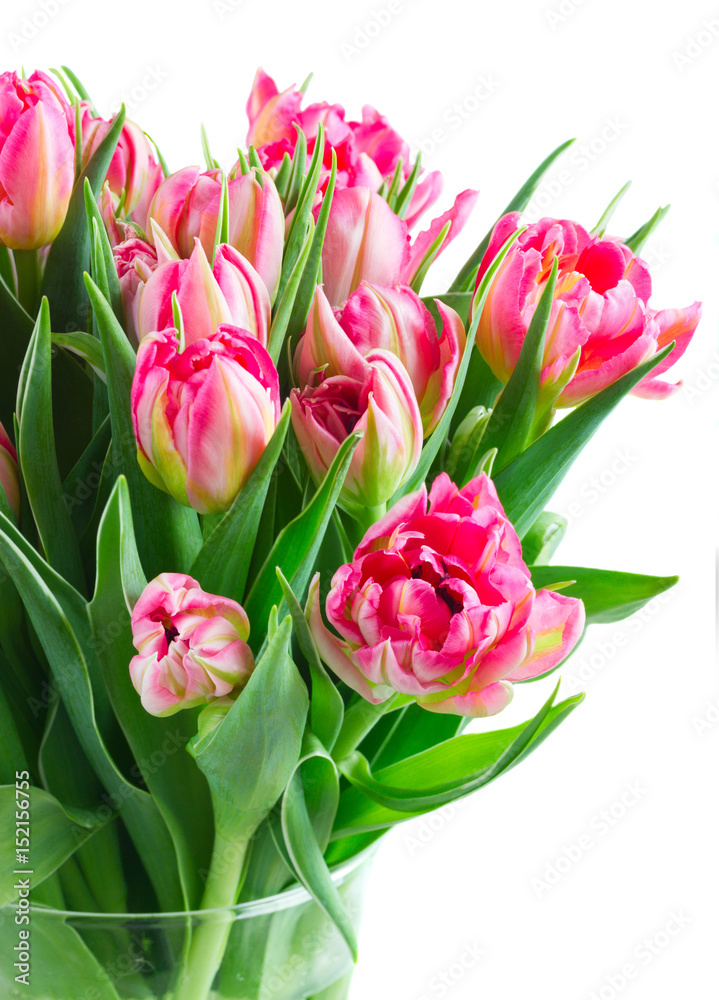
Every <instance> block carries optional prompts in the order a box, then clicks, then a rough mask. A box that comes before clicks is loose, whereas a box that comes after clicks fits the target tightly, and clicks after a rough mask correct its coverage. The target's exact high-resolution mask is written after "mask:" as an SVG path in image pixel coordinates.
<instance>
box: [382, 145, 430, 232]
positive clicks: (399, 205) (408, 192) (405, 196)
mask: <svg viewBox="0 0 719 1000" xmlns="http://www.w3.org/2000/svg"><path fill="white" fill-rule="evenodd" d="M421 170H422V154H421V153H418V154H417V159H416V160H415V161H414V166H413V167H412V171H411V173H410V175H409V177H408V178H407V180H406V181H405V183H404V185H403V186H402V187H401V188H400V190H399V191H398V192H397V195H396V197H395V199H394V204H393V205H391V206H390V207H391V209H392V211H393V212H394V214H395V215H398V216H399V218H400V219H404V217H405V216H406V215H407V210H408V209H409V206H410V203H411V201H412V197H413V195H414V192H415V189H416V187H417V181H418V180H419V175H420V172H421Z"/></svg>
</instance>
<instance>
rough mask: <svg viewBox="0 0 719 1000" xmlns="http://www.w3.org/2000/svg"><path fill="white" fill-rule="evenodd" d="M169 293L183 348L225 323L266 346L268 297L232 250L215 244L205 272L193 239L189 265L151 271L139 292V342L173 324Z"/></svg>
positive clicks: (204, 262) (205, 262)
mask: <svg viewBox="0 0 719 1000" xmlns="http://www.w3.org/2000/svg"><path fill="white" fill-rule="evenodd" d="M136 267H137V264H136ZM140 267H142V265H140ZM173 293H176V295H177V301H178V303H179V306H180V310H181V312H182V318H183V323H184V327H185V343H186V344H192V343H194V342H195V341H196V340H202V339H206V338H207V337H210V336H211V335H212V334H213V333H214V332H215V330H217V328H218V327H219V326H221V325H222V324H223V323H229V324H231V325H232V326H238V327H240V329H242V330H245V331H248V332H249V333H251V334H252V336H253V337H256V338H257V339H258V340H259V341H260V343H261V344H262V345H263V347H264V346H266V345H267V335H268V331H269V327H270V311H271V307H270V296H269V293H268V291H267V288H266V287H265V284H264V282H263V281H262V279H261V278H260V276H259V274H258V273H257V271H255V269H254V268H253V267H252V265H251V264H250V263H248V261H246V260H245V258H244V257H243V256H242V255H241V254H240V253H238V252H237V250H235V249H234V247H231V246H227V245H224V244H223V245H220V246H219V247H218V248H217V252H216V254H215V262H214V264H213V266H212V267H210V264H209V261H208V260H207V257H206V256H205V251H204V249H203V248H202V244H201V243H200V241H199V240H197V241H196V246H195V249H194V251H193V253H192V255H191V256H190V258H189V260H167V261H166V262H165V263H162V264H160V265H159V266H158V267H156V268H155V269H154V270H153V271H152V273H151V274H150V275H149V277H148V278H147V279H146V283H145V285H144V288H143V289H142V290H141V292H140V301H139V310H138V331H139V335H140V336H139V339H142V338H143V337H145V336H147V334H149V333H154V332H155V331H156V330H165V329H166V328H167V327H169V326H172V325H173V322H174V320H173V313H172V295H173Z"/></svg>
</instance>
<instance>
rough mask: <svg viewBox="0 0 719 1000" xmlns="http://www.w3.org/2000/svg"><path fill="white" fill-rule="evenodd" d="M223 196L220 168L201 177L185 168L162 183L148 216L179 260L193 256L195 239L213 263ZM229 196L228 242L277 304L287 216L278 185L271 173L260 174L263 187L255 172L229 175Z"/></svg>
mask: <svg viewBox="0 0 719 1000" xmlns="http://www.w3.org/2000/svg"><path fill="white" fill-rule="evenodd" d="M221 197H222V176H221V173H220V171H219V170H210V171H207V172H206V173H200V170H199V168H198V167H185V168H184V169H183V170H179V171H177V173H174V174H171V175H170V177H168V178H167V180H166V181H164V182H163V183H162V184H161V185H160V187H159V188H158V190H157V192H156V193H155V197H154V198H153V200H152V204H151V205H150V210H149V217H150V218H152V219H154V220H155V222H156V224H157V225H158V226H159V227H160V228H161V229H162V231H163V232H164V233H165V234H166V235H167V237H168V239H169V241H170V243H171V244H172V246H173V247H174V248H175V250H176V251H177V252H178V254H179V255H180V256H181V257H190V256H191V254H192V253H193V251H194V247H195V239H199V240H200V242H201V243H202V246H203V249H204V251H205V254H206V255H207V257H208V258H210V259H211V258H212V256H213V252H214V247H215V236H216V233H217V219H218V215H219V211H220V199H221ZM228 198H229V220H228V221H229V244H230V246H233V247H234V248H235V250H238V251H239V252H240V253H241V254H242V256H243V257H244V258H245V259H246V260H247V261H248V262H249V263H250V264H251V265H252V267H253V268H254V269H255V270H256V271H257V272H258V274H259V275H260V277H261V278H262V280H263V281H264V283H265V285H266V286H267V289H268V291H269V294H270V299H271V301H274V298H275V295H276V294H277V288H278V285H279V281H280V273H281V269H282V253H283V250H284V240H285V217H284V213H283V211H282V203H281V202H280V197H279V195H278V194H277V189H276V187H275V185H274V181H273V180H272V178H271V177H270V176H269V175H268V174H262V175H261V183H260V179H259V177H258V173H257V171H255V170H251V171H250V173H249V174H245V175H243V176H241V177H230V180H229V181H228Z"/></svg>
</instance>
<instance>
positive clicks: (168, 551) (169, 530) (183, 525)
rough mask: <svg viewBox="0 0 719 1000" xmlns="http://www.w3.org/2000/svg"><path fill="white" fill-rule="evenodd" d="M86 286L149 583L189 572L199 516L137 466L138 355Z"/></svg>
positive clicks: (119, 468) (120, 468)
mask: <svg viewBox="0 0 719 1000" xmlns="http://www.w3.org/2000/svg"><path fill="white" fill-rule="evenodd" d="M85 281H86V284H87V290H88V294H89V296H90V301H91V302H92V308H93V310H94V312H95V318H96V320H97V327H98V331H99V334H100V341H101V343H102V351H103V356H104V359H105V372H106V376H107V388H108V396H109V401H110V423H111V426H112V448H113V463H114V466H115V471H116V473H117V474H121V475H124V476H125V477H126V478H127V483H128V487H129V490H130V499H131V501H132V508H133V514H134V518H135V532H136V536H137V544H138V549H139V551H140V558H141V559H142V564H143V567H144V569H145V572H146V573H147V575H148V577H150V578H152V577H154V576H156V575H157V574H158V573H164V572H187V570H188V569H189V567H190V565H191V564H192V562H193V560H194V558H195V556H196V555H197V553H198V551H199V550H200V548H201V546H202V532H201V531H200V525H199V521H198V519H197V514H196V513H195V512H194V511H193V510H191V509H190V508H189V507H183V506H182V505H181V504H179V503H178V502H177V501H176V500H175V499H174V498H173V497H171V496H169V495H168V494H167V493H163V492H161V491H160V490H158V489H157V488H156V487H155V486H153V485H152V484H151V483H150V482H149V481H148V480H147V479H146V478H145V475H144V474H143V472H142V470H141V469H140V466H139V465H138V462H137V444H136V442H135V432H134V430H133V426H132V413H131V407H130V393H131V389H132V380H133V375H134V372H135V360H136V359H135V353H134V351H133V350H132V347H131V346H130V343H129V341H128V339H127V337H126V336H125V331H124V330H123V329H122V327H121V326H120V324H119V323H118V321H117V317H116V316H115V314H114V313H113V311H112V307H111V306H110V304H109V302H108V301H107V299H106V298H105V296H104V295H103V294H102V293H101V292H100V289H99V288H98V287H97V285H96V284H95V283H94V281H93V280H92V279H91V278H90V277H89V276H88V275H86V276H85Z"/></svg>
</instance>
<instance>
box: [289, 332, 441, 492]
mask: <svg viewBox="0 0 719 1000" xmlns="http://www.w3.org/2000/svg"><path fill="white" fill-rule="evenodd" d="M290 399H291V401H292V426H293V428H294V432H295V435H296V437H297V440H298V442H299V445H300V448H301V449H302V453H303V455H304V457H305V460H306V462H307V465H308V467H309V470H310V473H311V474H312V477H313V479H314V480H315V482H320V481H321V480H322V479H323V477H324V476H325V475H326V473H327V470H328V469H329V467H330V465H331V463H332V460H333V459H334V457H335V455H336V454H337V451H338V449H339V447H340V445H341V444H342V442H343V441H344V440H345V439H346V438H347V437H348V435H349V434H351V433H352V432H354V431H362V432H363V437H362V440H361V441H360V442H359V444H358V445H357V447H356V448H355V451H354V454H353V455H352V460H351V463H350V467H349V471H348V473H347V478H346V479H345V482H344V486H343V487H342V492H341V494H340V500H341V501H342V502H344V503H345V504H351V505H360V506H362V507H378V506H380V505H381V504H383V503H386V501H387V500H389V499H390V497H391V496H392V495H393V494H394V493H395V491H396V490H397V489H398V488H399V487H400V486H401V485H402V484H403V483H404V482H406V480H407V479H408V478H409V476H410V475H411V474H412V472H413V471H414V470H415V468H416V467H417V463H418V461H419V456H420V453H421V450H422V418H421V416H420V412H419V406H418V405H417V399H416V397H415V394H414V389H413V388H412V382H411V381H410V378H409V375H408V374H407V371H406V370H405V368H404V366H403V365H402V363H401V362H400V361H399V360H398V359H397V358H396V357H394V355H392V354H390V353H389V352H388V351H382V350H372V351H369V353H368V354H367V357H366V358H363V357H362V356H361V355H360V354H359V353H358V352H355V355H354V358H353V360H352V361H351V363H350V364H348V366H347V370H346V371H345V372H344V373H343V374H341V375H331V376H329V377H326V378H324V379H323V380H322V381H320V383H319V385H317V386H316V387H313V386H311V385H307V386H306V387H305V388H303V389H301V390H299V389H293V390H292V393H291V396H290Z"/></svg>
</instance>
